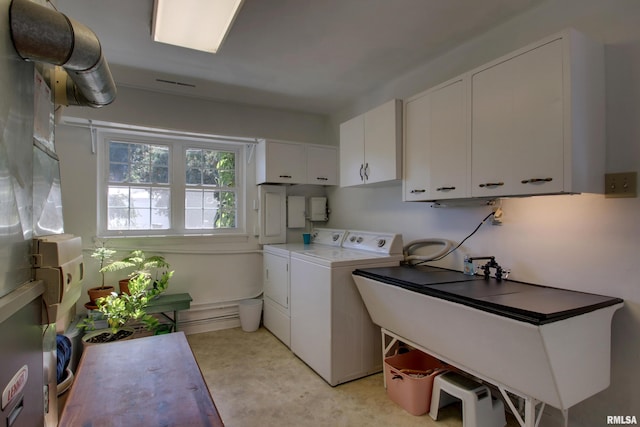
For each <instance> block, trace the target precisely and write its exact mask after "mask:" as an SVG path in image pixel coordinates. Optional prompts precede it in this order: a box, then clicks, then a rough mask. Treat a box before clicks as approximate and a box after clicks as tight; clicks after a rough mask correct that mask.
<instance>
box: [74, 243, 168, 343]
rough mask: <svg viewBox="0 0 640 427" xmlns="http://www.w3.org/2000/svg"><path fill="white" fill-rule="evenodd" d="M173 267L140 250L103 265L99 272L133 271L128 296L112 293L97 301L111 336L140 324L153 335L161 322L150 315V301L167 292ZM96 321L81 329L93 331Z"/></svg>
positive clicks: (92, 320)
mask: <svg viewBox="0 0 640 427" xmlns="http://www.w3.org/2000/svg"><path fill="white" fill-rule="evenodd" d="M169 267H170V265H169V263H167V262H166V260H165V259H164V257H162V256H149V257H147V256H146V254H145V253H144V252H143V251H141V250H135V251H132V252H131V253H130V254H128V255H127V256H126V257H124V258H123V259H121V260H119V261H114V262H112V263H110V264H107V265H104V266H103V267H102V268H101V269H100V272H101V273H102V274H104V273H106V272H114V271H120V270H124V269H127V268H132V269H133V270H132V272H131V273H130V274H129V293H128V294H127V293H121V294H118V293H116V292H112V293H111V294H110V295H107V296H105V297H102V298H98V299H97V300H96V306H97V311H98V312H100V313H102V314H103V315H104V317H106V319H107V324H108V326H109V328H110V329H111V332H112V333H114V334H115V333H117V332H118V330H120V329H121V328H122V327H123V326H126V325H128V324H129V323H131V322H134V321H139V322H141V323H143V324H144V325H145V327H146V328H147V329H148V330H150V331H154V330H155V329H156V328H157V327H158V326H159V322H158V319H156V318H155V317H154V316H152V315H150V314H147V312H146V310H145V309H146V307H147V304H149V301H150V300H152V299H153V298H155V297H157V296H158V295H160V294H161V293H163V292H164V291H166V290H167V287H168V286H169V280H170V279H171V277H173V271H168V269H169ZM95 320H96V319H95V317H94V316H90V317H88V318H86V319H85V320H84V321H83V322H82V323H81V327H83V328H86V329H94V327H95Z"/></svg>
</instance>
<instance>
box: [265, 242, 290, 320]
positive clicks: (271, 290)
mask: <svg viewBox="0 0 640 427" xmlns="http://www.w3.org/2000/svg"><path fill="white" fill-rule="evenodd" d="M263 263H264V272H263V274H264V277H263V280H264V281H263V285H264V296H265V297H267V298H269V299H271V300H272V301H274V302H276V303H277V304H279V305H281V306H282V307H284V308H287V307H289V258H287V257H282V256H278V255H274V254H270V253H265V254H264V259H263Z"/></svg>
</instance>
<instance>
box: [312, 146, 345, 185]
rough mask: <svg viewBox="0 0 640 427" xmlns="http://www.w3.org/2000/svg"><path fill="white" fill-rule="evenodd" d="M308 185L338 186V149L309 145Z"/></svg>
mask: <svg viewBox="0 0 640 427" xmlns="http://www.w3.org/2000/svg"><path fill="white" fill-rule="evenodd" d="M307 184H319V185H336V184H338V149H337V148H336V147H330V146H322V145H309V146H308V147H307Z"/></svg>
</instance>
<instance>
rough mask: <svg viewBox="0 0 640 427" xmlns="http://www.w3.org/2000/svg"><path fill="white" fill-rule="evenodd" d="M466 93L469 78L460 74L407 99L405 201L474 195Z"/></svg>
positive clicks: (404, 151) (404, 170)
mask: <svg viewBox="0 0 640 427" xmlns="http://www.w3.org/2000/svg"><path fill="white" fill-rule="evenodd" d="M466 91H467V80H466V79H465V78H463V77H460V78H456V79H453V80H451V81H448V82H446V83H444V84H442V85H440V86H437V87H435V88H433V89H430V90H428V91H426V92H423V93H421V94H419V95H416V96H414V97H412V98H410V99H408V100H407V101H406V102H405V105H404V120H405V130H404V148H403V155H404V169H403V173H404V177H403V178H404V179H403V194H404V200H405V201H425V200H441V199H459V198H464V197H469V196H470V191H469V174H468V173H467V171H468V170H469V165H470V163H469V161H470V146H469V138H468V134H467V131H466V129H467V126H466V114H465V113H466V103H465V100H466Z"/></svg>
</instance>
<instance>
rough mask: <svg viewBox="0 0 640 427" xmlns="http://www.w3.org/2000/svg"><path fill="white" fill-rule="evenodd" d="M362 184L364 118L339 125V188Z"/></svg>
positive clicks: (361, 116) (355, 118)
mask: <svg viewBox="0 0 640 427" xmlns="http://www.w3.org/2000/svg"><path fill="white" fill-rule="evenodd" d="M360 184H364V116H363V115H360V116H357V117H354V118H353V119H351V120H348V121H346V122H344V123H342V124H341V125H340V186H341V187H349V186H352V185H360Z"/></svg>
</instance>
